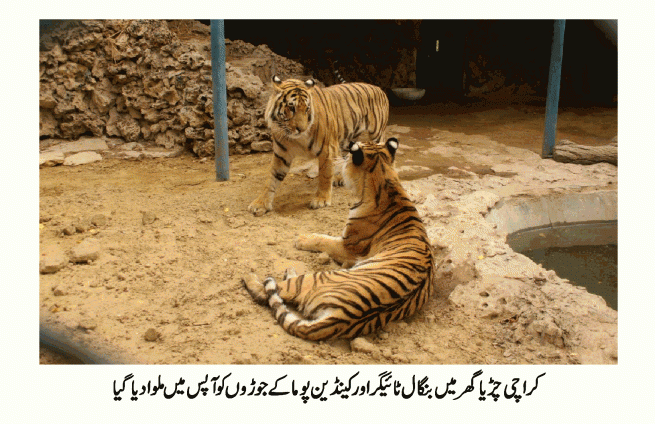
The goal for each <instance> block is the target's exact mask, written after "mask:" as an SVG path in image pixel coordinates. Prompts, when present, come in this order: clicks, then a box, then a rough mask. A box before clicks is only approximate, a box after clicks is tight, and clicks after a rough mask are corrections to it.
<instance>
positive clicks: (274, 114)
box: [266, 75, 315, 136]
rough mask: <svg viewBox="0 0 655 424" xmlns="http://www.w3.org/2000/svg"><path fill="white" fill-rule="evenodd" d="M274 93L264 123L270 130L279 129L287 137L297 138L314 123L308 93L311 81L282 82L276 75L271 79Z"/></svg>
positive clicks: (289, 80)
mask: <svg viewBox="0 0 655 424" xmlns="http://www.w3.org/2000/svg"><path fill="white" fill-rule="evenodd" d="M272 82H273V88H274V89H275V92H274V93H273V95H272V96H271V99H270V100H269V102H268V106H267V108H266V109H267V110H266V121H267V123H268V125H269V127H270V128H273V127H274V126H277V127H279V128H280V129H282V130H283V131H284V133H285V134H286V135H287V136H298V135H300V134H302V133H304V132H305V131H307V129H308V128H309V127H311V125H312V123H313V122H314V114H313V113H312V102H311V95H310V92H311V90H312V89H313V88H314V85H315V82H314V80H313V79H308V80H307V81H300V80H297V79H288V80H285V81H282V80H281V79H280V78H279V77H278V76H277V75H274V76H273V78H272Z"/></svg>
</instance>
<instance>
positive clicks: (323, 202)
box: [309, 197, 332, 209]
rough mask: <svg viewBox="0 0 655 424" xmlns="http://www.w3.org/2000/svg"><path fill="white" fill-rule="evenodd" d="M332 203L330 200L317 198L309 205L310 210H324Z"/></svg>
mask: <svg viewBox="0 0 655 424" xmlns="http://www.w3.org/2000/svg"><path fill="white" fill-rule="evenodd" d="M331 204H332V202H331V201H330V199H325V198H323V197H316V198H314V199H312V201H311V202H310V203H309V208H310V209H319V208H324V207H326V206H330V205H331Z"/></svg>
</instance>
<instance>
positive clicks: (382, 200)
mask: <svg viewBox="0 0 655 424" xmlns="http://www.w3.org/2000/svg"><path fill="white" fill-rule="evenodd" d="M397 148H398V140H396V139H395V138H390V139H389V140H387V142H386V144H376V145H373V144H364V143H359V142H358V143H354V144H352V145H351V147H350V156H349V157H348V158H347V159H346V161H345V162H344V167H343V176H344V180H345V183H346V187H348V188H349V189H351V190H352V191H353V192H354V193H355V195H356V196H357V198H358V201H357V202H356V203H355V204H354V205H353V206H352V208H351V209H350V214H349V216H348V222H347V223H346V227H345V229H344V230H343V235H342V236H341V237H330V236H327V235H320V234H311V235H302V236H300V237H299V238H298V240H297V241H296V248H297V249H300V250H309V251H320V252H326V253H327V254H329V255H330V257H331V258H332V259H334V260H335V261H336V262H338V263H341V264H342V265H343V266H344V267H347V266H350V265H352V267H351V268H350V269H340V270H336V271H322V272H317V273H314V274H305V275H300V276H296V275H295V272H294V271H293V270H291V269H289V270H287V275H286V276H285V280H284V281H281V282H279V283H278V282H276V281H275V280H274V279H273V278H271V277H269V278H267V279H266V280H264V282H263V283H260V282H259V280H258V279H257V277H256V276H255V275H254V274H250V275H249V276H248V277H247V278H244V280H243V282H244V284H245V286H246V288H247V290H248V291H249V292H250V294H251V295H252V296H253V298H254V299H255V300H256V301H257V302H259V303H266V302H268V305H269V306H270V307H271V308H272V309H273V311H274V313H275V318H276V319H277V321H278V322H279V324H280V325H281V326H282V328H284V329H285V330H286V331H287V332H289V333H290V334H292V335H294V336H297V337H301V338H303V339H308V340H325V339H330V338H337V337H342V338H353V337H357V336H360V335H365V334H369V333H371V332H373V331H376V330H377V329H379V328H381V327H383V326H385V325H386V324H387V323H388V322H390V321H393V320H399V319H403V318H405V317H407V316H409V315H411V314H413V313H415V312H416V311H418V310H419V309H420V308H421V307H422V306H423V305H424V304H425V302H426V301H427V300H428V298H429V296H430V295H431V293H432V291H433V282H432V278H433V265H434V259H433V254H432V247H431V245H430V241H429V239H428V237H427V234H426V232H425V228H424V226H423V222H422V221H421V218H420V217H419V215H418V212H417V211H416V208H415V207H414V205H413V204H412V202H411V201H410V200H409V198H408V197H407V193H406V192H405V190H404V189H403V188H402V186H401V185H400V181H399V179H398V174H397V173H396V171H395V170H394V169H393V167H392V165H393V160H394V154H395V152H396V149H397ZM287 304H291V305H293V306H294V307H295V309H296V310H297V312H296V311H294V310H291V309H289V308H288V307H287Z"/></svg>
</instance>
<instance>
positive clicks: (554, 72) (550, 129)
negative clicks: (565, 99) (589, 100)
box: [541, 19, 566, 158]
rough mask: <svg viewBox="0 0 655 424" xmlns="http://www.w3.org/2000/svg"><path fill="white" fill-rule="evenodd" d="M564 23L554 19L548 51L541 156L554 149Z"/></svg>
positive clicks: (547, 156)
mask: <svg viewBox="0 0 655 424" xmlns="http://www.w3.org/2000/svg"><path fill="white" fill-rule="evenodd" d="M565 23H566V21H565V20H564V19H556V20H555V25H554V29H553V46H552V50H551V53H550V70H549V72H548V93H547V94H546V128H545V129H544V144H543V150H542V152H541V157H542V158H550V157H553V150H554V149H555V134H556V133H557V106H558V104H559V87H560V78H561V75H562V52H563V51H564V25H565Z"/></svg>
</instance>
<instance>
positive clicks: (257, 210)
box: [248, 195, 273, 216]
mask: <svg viewBox="0 0 655 424" xmlns="http://www.w3.org/2000/svg"><path fill="white" fill-rule="evenodd" d="M272 210H273V199H267V196H266V195H263V196H260V197H258V198H257V199H255V200H253V201H252V203H251V204H250V206H248V212H252V214H253V215H255V216H262V215H264V214H265V213H266V212H268V211H272Z"/></svg>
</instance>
